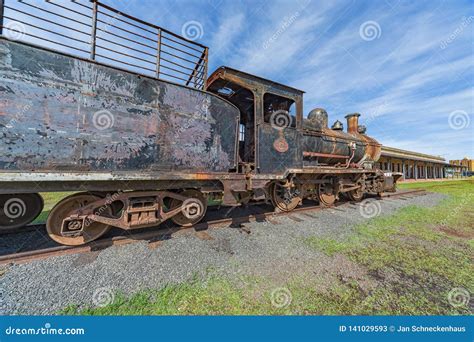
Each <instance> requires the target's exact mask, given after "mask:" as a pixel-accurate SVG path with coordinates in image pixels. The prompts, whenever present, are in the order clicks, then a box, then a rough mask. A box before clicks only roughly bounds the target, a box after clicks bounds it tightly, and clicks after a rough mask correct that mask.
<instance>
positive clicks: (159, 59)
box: [156, 29, 162, 78]
mask: <svg viewBox="0 0 474 342" xmlns="http://www.w3.org/2000/svg"><path fill="white" fill-rule="evenodd" d="M161 35H162V32H161V29H158V47H157V49H156V77H157V78H160V64H161Z"/></svg>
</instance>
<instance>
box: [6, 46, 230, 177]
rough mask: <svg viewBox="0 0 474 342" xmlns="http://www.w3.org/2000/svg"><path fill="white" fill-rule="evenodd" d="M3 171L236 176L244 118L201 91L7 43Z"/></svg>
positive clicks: (227, 105)
mask: <svg viewBox="0 0 474 342" xmlns="http://www.w3.org/2000/svg"><path fill="white" fill-rule="evenodd" d="M0 69H1V71H2V73H1V76H0V77H1V81H2V84H1V87H0V97H1V98H2V104H1V108H0V128H1V129H2V134H1V135H0V169H2V170H16V171H27V170H35V171H56V170H62V171H70V172H74V171H76V172H77V171H78V170H81V171H119V170H130V171H131V170H141V171H143V170H155V171H156V170H160V171H163V172H166V171H167V172H177V171H178V172H203V173H207V172H227V171H228V170H229V169H231V168H235V166H236V159H235V140H236V132H237V129H236V125H237V120H238V115H239V113H238V110H237V109H236V108H235V107H233V106H232V105H231V104H230V103H227V102H226V101H224V100H222V99H220V98H218V97H216V96H214V95H212V94H207V93H204V92H201V91H197V90H193V89H190V88H186V87H181V86H177V85H174V84H170V83H166V82H162V81H159V80H156V79H151V78H144V77H139V76H135V75H132V74H130V73H125V72H122V71H120V70H116V69H113V68H110V67H105V66H101V65H97V64H94V63H91V62H88V61H85V60H80V59H77V58H71V57H68V56H64V55H60V54H57V53H52V52H48V51H45V50H42V49H38V48H35V47H32V46H28V45H26V44H19V43H15V42H11V41H8V40H5V39H1V40H0Z"/></svg>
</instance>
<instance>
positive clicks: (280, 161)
mask: <svg viewBox="0 0 474 342" xmlns="http://www.w3.org/2000/svg"><path fill="white" fill-rule="evenodd" d="M0 69H1V75H0V79H1V83H0V99H1V105H0V130H1V131H0V226H1V227H2V228H13V227H21V226H24V225H26V224H28V223H30V222H32V221H33V220H34V219H35V217H36V216H38V214H39V213H40V212H41V211H42V209H43V200H42V198H41V196H40V195H39V193H40V192H58V191H74V192H77V193H75V194H73V195H71V196H69V197H66V198H65V199H63V200H61V201H60V202H59V203H58V204H56V206H55V207H54V208H53V209H52V210H51V211H50V213H49V217H48V219H47V223H46V228H47V231H48V234H49V235H50V237H51V238H52V239H53V240H55V241H57V242H59V243H61V244H65V245H80V244H84V243H87V242H90V241H93V240H95V239H97V238H99V237H100V236H101V235H103V234H104V233H105V232H107V230H108V229H109V228H110V227H112V226H113V227H119V228H122V229H125V230H129V229H136V228H143V227H152V226H156V225H159V224H160V223H162V222H163V221H166V220H168V219H171V220H172V221H173V222H175V223H176V224H178V225H182V226H188V225H193V224H195V223H197V222H199V221H200V220H201V219H202V218H203V217H204V215H205V213H206V209H207V203H208V200H209V199H210V198H212V199H218V200H221V201H222V203H223V205H228V206H238V205H241V204H246V203H248V202H250V201H252V202H255V201H262V202H271V203H272V204H273V205H274V206H275V208H277V209H278V210H281V211H291V210H293V209H294V208H296V207H297V206H298V205H300V204H301V203H302V201H303V199H311V200H317V201H319V202H320V203H321V204H322V205H325V206H330V205H332V204H333V203H334V202H335V201H337V200H338V198H339V197H341V195H342V194H345V195H346V196H347V197H348V198H350V199H351V200H354V201H358V200H361V199H362V198H363V196H364V194H367V193H370V194H379V193H381V192H383V191H387V190H388V191H391V190H393V189H394V185H395V181H396V179H394V176H391V175H388V176H387V175H384V173H383V172H382V171H380V170H377V169H375V168H374V164H375V162H376V161H377V159H378V158H379V156H380V151H381V146H380V144H379V143H378V142H377V141H376V140H374V139H373V138H371V137H369V136H367V135H366V134H365V127H363V126H360V125H358V118H359V114H349V115H347V116H346V118H347V132H343V124H342V123H341V122H339V121H337V122H336V123H335V124H334V125H333V126H332V128H329V127H328V115H327V113H326V112H325V111H324V110H323V109H315V110H312V111H310V113H309V115H308V116H307V118H306V119H304V118H303V91H301V90H298V89H294V88H291V87H288V86H285V85H282V84H279V83H276V82H272V81H269V80H266V79H263V78H260V77H257V76H253V75H250V74H247V73H245V72H241V71H238V70H233V69H230V68H227V67H221V68H219V69H217V70H216V71H215V72H214V73H212V75H211V76H210V77H209V78H208V79H207V82H206V85H205V90H198V89H195V88H191V87H187V86H182V85H178V84H175V83H172V82H167V81H164V80H162V79H159V78H153V77H146V76H143V75H138V74H136V73H133V72H129V71H126V70H123V69H120V68H117V67H112V66H108V65H105V64H101V63H98V62H96V61H91V60H88V59H81V58H77V57H75V56H72V55H68V54H65V53H59V52H57V51H53V50H50V49H46V48H42V47H39V46H36V45H32V44H29V43H26V42H17V41H12V40H9V39H6V38H3V37H2V38H0Z"/></svg>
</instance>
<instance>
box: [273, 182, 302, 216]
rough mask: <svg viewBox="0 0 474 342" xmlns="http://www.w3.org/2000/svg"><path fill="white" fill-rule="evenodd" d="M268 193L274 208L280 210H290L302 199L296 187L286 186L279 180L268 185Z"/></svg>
mask: <svg viewBox="0 0 474 342" xmlns="http://www.w3.org/2000/svg"><path fill="white" fill-rule="evenodd" d="M270 195H271V200H272V203H273V205H274V206H275V208H277V209H279V210H281V211H292V210H293V209H295V208H296V207H297V206H298V204H300V203H301V201H302V198H301V194H300V191H299V190H298V189H295V188H287V187H285V186H283V184H281V183H279V182H275V183H273V184H272V185H270Z"/></svg>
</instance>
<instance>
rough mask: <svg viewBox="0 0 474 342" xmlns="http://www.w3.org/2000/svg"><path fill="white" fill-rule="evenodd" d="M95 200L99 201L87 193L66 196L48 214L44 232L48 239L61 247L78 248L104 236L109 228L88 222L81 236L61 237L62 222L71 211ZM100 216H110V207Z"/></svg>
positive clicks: (101, 224) (98, 198) (96, 197)
mask: <svg viewBox="0 0 474 342" xmlns="http://www.w3.org/2000/svg"><path fill="white" fill-rule="evenodd" d="M97 200H100V197H99V196H94V195H91V194H89V193H78V194H74V195H71V196H68V197H66V198H64V199H63V200H62V201H61V202H59V203H58V204H56V205H55V206H54V208H53V209H52V210H51V212H50V213H49V216H48V220H47V221H46V231H47V232H48V235H49V237H50V238H51V239H53V240H54V241H56V242H58V243H60V244H62V245H68V246H79V245H83V244H85V243H88V242H91V241H94V240H96V239H98V238H99V237H101V236H102V235H104V234H105V233H106V232H107V231H108V230H109V229H110V226H109V225H106V224H103V223H99V222H90V223H89V224H88V226H87V227H84V228H83V232H82V234H80V235H78V236H63V235H62V234H61V226H62V224H63V220H64V219H65V218H67V217H68V216H69V215H70V213H71V212H72V211H74V210H77V209H79V208H82V207H84V206H86V205H88V204H90V203H92V202H95V201H97ZM101 214H106V215H110V216H111V215H112V209H111V208H110V206H107V207H105V209H102V210H101ZM79 228H80V227H79Z"/></svg>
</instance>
